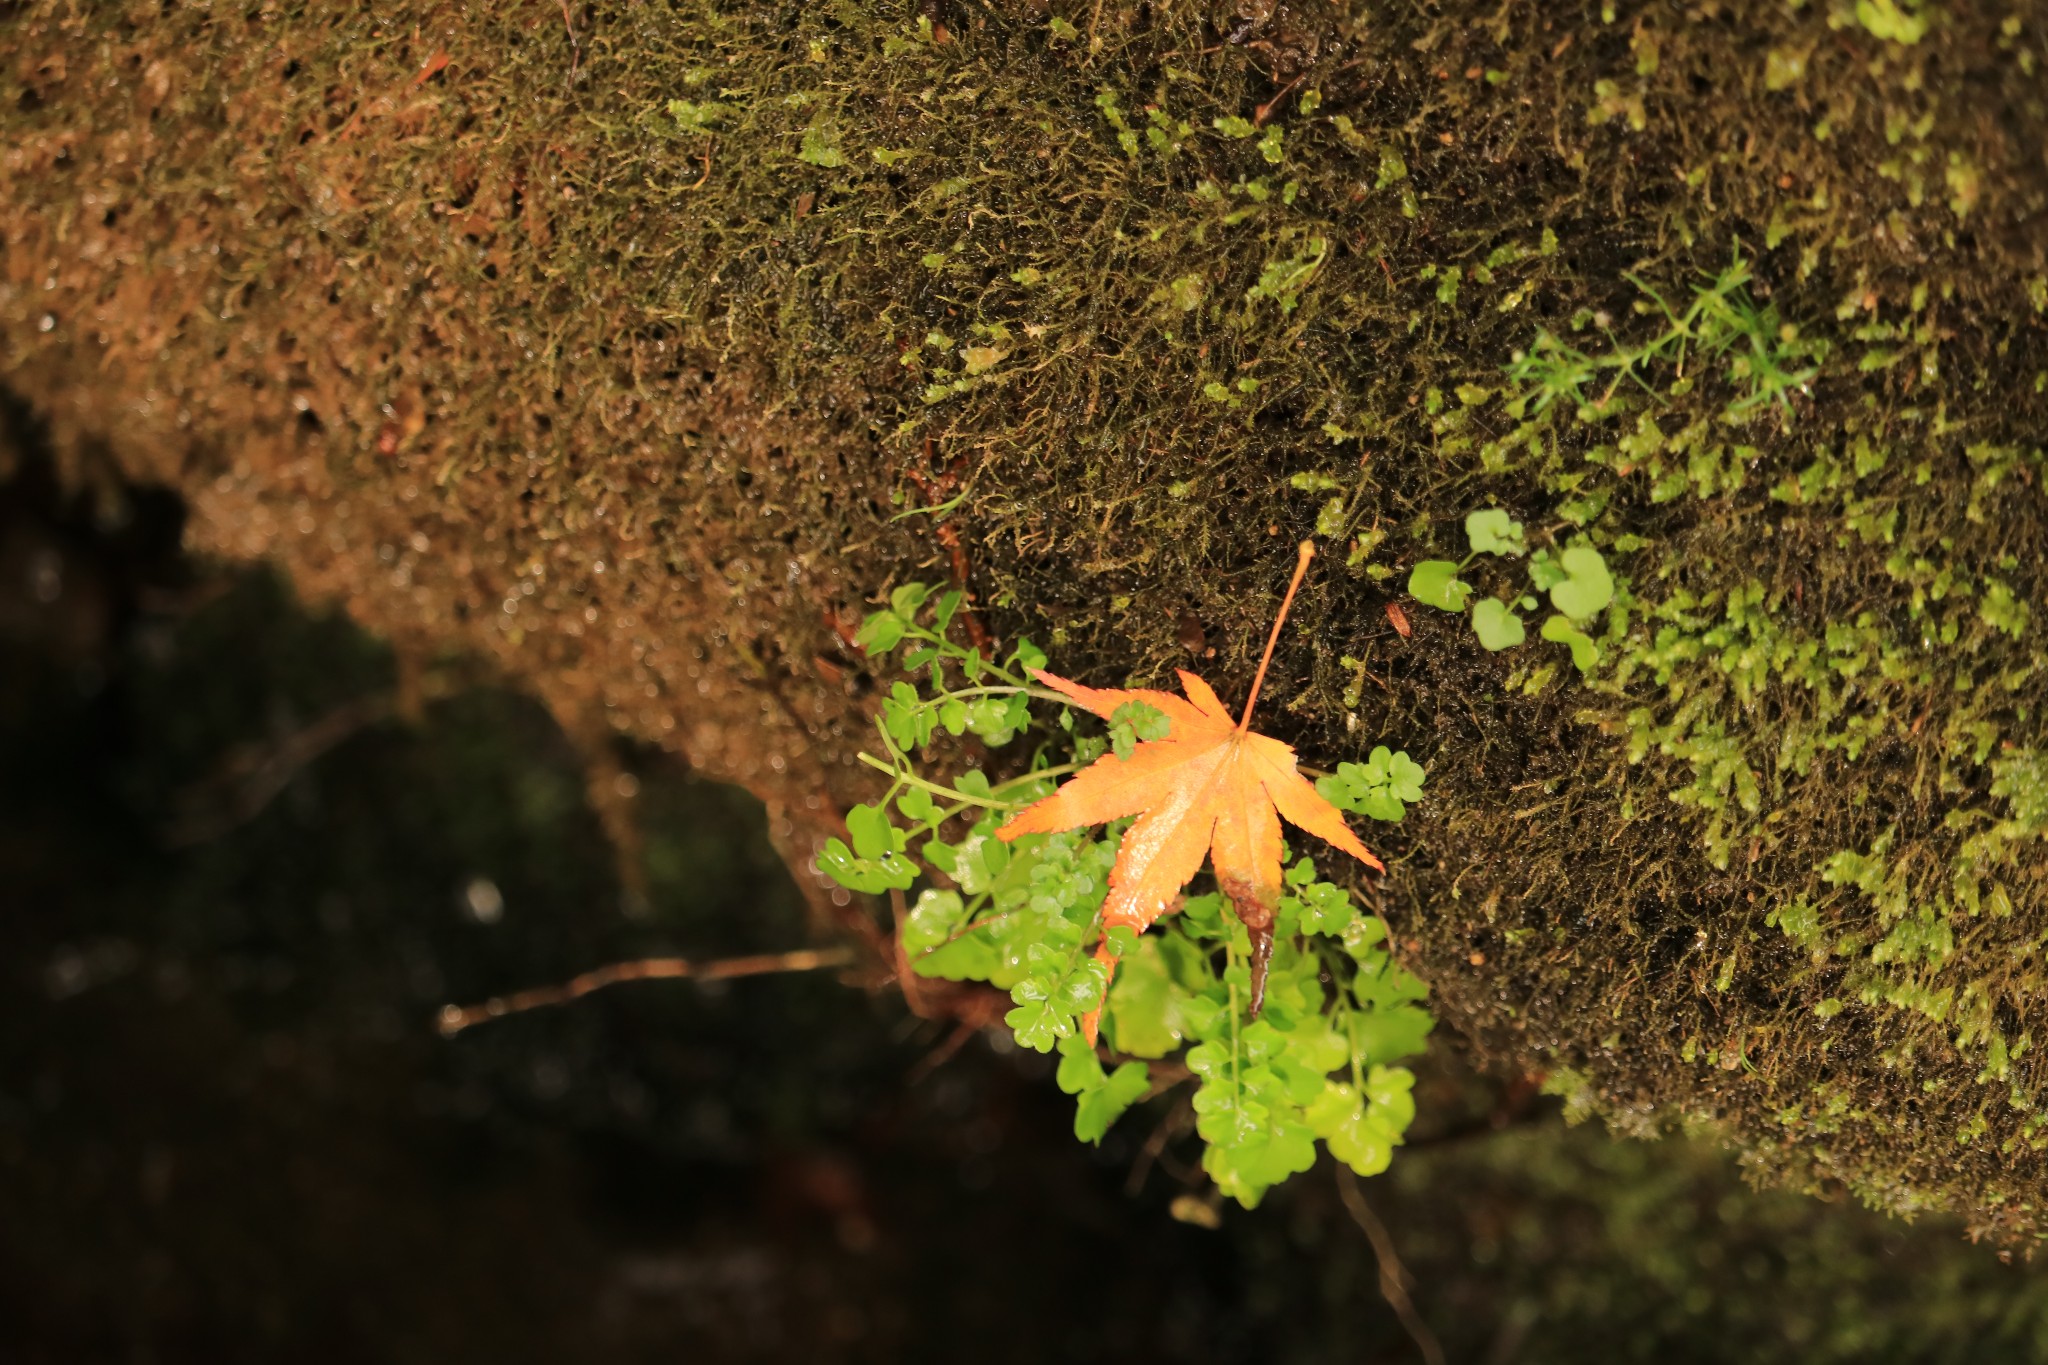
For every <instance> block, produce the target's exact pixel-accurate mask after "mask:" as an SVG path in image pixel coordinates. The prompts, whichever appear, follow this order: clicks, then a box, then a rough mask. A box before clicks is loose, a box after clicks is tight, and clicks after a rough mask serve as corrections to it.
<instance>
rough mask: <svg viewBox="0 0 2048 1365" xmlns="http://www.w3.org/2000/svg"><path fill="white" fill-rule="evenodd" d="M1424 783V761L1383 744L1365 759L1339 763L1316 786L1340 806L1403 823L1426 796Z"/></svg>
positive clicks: (1367, 815) (1331, 802) (1376, 818)
mask: <svg viewBox="0 0 2048 1365" xmlns="http://www.w3.org/2000/svg"><path fill="white" fill-rule="evenodd" d="M1422 783H1423V773H1422V765H1421V764H1420V763H1417V762H1416V761H1415V760H1414V759H1412V758H1410V757H1408V755H1407V754H1405V753H1401V752H1399V751H1396V750H1390V749H1388V748H1387V746H1386V745H1384V744H1380V745H1375V746H1374V748H1373V751H1372V753H1371V754H1369V755H1368V756H1367V757H1366V761H1365V762H1363V763H1339V764H1338V765H1337V771H1336V773H1335V774H1333V775H1332V776H1329V777H1325V778H1322V779H1320V780H1319V781H1317V783H1316V790H1317V791H1318V792H1320V793H1322V797H1323V799H1324V800H1325V801H1328V802H1329V803H1330V804H1331V805H1333V806H1335V807H1337V808H1338V809H1339V810H1348V811H1354V812H1356V813H1357V814H1359V815H1363V816H1365V817H1366V818H1368V819H1371V820H1385V821H1388V822H1390V823H1399V821H1400V820H1401V817H1402V816H1404V815H1406V814H1407V813H1408V807H1409V806H1411V805H1413V804H1414V803H1416V802H1417V801H1420V800H1421V799H1422Z"/></svg>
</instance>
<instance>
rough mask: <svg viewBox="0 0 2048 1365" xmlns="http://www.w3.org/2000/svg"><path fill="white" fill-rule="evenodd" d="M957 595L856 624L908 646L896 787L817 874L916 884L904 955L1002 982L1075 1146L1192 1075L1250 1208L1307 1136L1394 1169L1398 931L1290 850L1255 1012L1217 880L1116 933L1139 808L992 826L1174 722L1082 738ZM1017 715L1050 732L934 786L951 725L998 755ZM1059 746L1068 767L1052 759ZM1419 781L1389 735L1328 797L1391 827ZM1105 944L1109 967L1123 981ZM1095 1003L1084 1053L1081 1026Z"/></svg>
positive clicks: (885, 734) (895, 885) (871, 760)
mask: <svg viewBox="0 0 2048 1365" xmlns="http://www.w3.org/2000/svg"><path fill="white" fill-rule="evenodd" d="M963 601H964V599H962V597H961V596H960V594H958V593H952V592H949V593H944V594H941V595H938V596H934V595H933V594H932V593H931V591H930V590H929V589H927V588H925V587H924V586H923V585H921V584H915V583H912V584H906V585H904V586H903V587H900V588H898V589H897V590H896V591H895V592H894V593H892V594H891V595H890V600H889V605H888V607H887V608H885V609H884V610H882V611H878V612H876V613H874V614H872V615H871V616H869V617H868V618H867V620H866V621H864V622H863V623H862V625H861V628H860V632H859V634H858V635H857V636H856V639H857V640H858V641H859V642H860V643H861V644H862V645H863V646H864V647H865V648H866V649H867V650H868V652H869V653H870V654H871V655H875V656H882V655H887V654H891V653H892V652H897V651H900V654H899V655H898V662H899V664H900V665H901V666H902V668H903V669H904V671H905V672H906V673H907V674H908V675H909V677H908V678H906V679H905V680H902V681H899V682H897V683H895V684H894V685H893V686H892V687H891V688H890V690H889V692H888V694H887V695H886V696H885V697H884V698H883V700H882V705H881V713H880V715H878V716H877V718H876V734H877V737H878V739H879V741H880V748H881V752H880V753H879V754H862V755H861V758H862V761H863V762H865V763H866V764H867V765H868V766H870V767H872V768H875V769H876V770H877V771H879V772H881V773H884V774H886V775H887V776H888V777H889V779H890V785H889V789H888V791H887V792H886V793H885V794H884V796H883V797H882V798H881V799H880V800H878V801H876V802H875V803H873V804H872V805H862V806H856V807H855V808H854V809H853V810H852V811H850V812H849V813H848V815H847V833H848V837H849V838H850V839H851V841H852V846H851V847H848V846H847V845H846V844H845V843H843V842H842V841H840V840H836V839H835V840H830V841H828V842H827V845H826V849H825V852H824V854H823V855H821V857H820V858H819V866H820V868H821V869H822V870H823V871H824V872H825V873H826V874H827V875H828V876H830V877H832V878H833V879H834V880H836V881H837V882H839V884H840V885H842V886H845V887H847V888H849V889H851V890H855V891H861V892H864V893H868V894H877V893H881V892H895V893H899V894H900V893H903V892H907V891H910V890H911V889H912V888H913V887H916V886H917V884H918V883H919V881H920V880H921V881H923V882H924V885H923V886H922V888H921V889H919V890H917V892H916V895H915V897H914V899H911V900H910V902H909V904H908V905H907V906H905V907H904V908H903V912H902V915H901V920H900V936H901V944H902V949H903V952H904V955H905V957H906V958H907V959H908V960H909V962H910V964H911V967H912V969H913V970H914V971H916V972H917V973H918V974H919V975H920V976H927V977H937V978H941V979H945V980H953V981H981V982H987V983H988V984H990V985H992V986H995V987H996V988H998V989H1000V990H1003V991H1006V992H1008V993H1009V995H1010V998H1011V1004H1012V1008H1011V1009H1010V1010H1009V1012H1008V1013H1007V1014H1006V1015H1005V1016H1004V1021H1005V1023H1006V1024H1007V1025H1008V1026H1009V1028H1010V1030H1011V1032H1012V1034H1013V1036H1014V1037H1015V1039H1016V1041H1017V1043H1018V1045H1019V1046H1022V1047H1027V1048H1031V1049H1034V1050H1036V1051H1040V1052H1055V1053H1057V1054H1058V1056H1059V1067H1058V1070H1057V1073H1056V1078H1057V1081H1058V1083H1059V1086H1060V1088H1061V1089H1062V1090H1064V1091H1066V1092H1067V1093H1068V1094H1071V1095H1073V1096H1074V1099H1075V1114H1074V1132H1075V1134H1076V1136H1078V1137H1079V1138H1080V1139H1081V1140H1083V1141H1087V1142H1095V1141H1099V1140H1101V1138H1102V1136H1103V1135H1104V1134H1105V1133H1106V1132H1107V1131H1108V1130H1109V1128H1110V1126H1111V1125H1112V1124H1114V1123H1115V1122H1116V1121H1117V1119H1118V1118H1119V1117H1120V1116H1121V1115H1123V1114H1124V1113H1125V1112H1126V1111H1127V1110H1128V1109H1130V1108H1131V1107H1132V1106H1134V1105H1137V1104H1140V1103H1143V1102H1145V1101H1146V1099H1147V1097H1148V1096H1152V1095H1154V1094H1155V1093H1163V1092H1165V1091H1168V1090H1171V1089H1173V1088H1174V1087H1176V1086H1180V1085H1186V1084H1189V1083H1190V1082H1192V1083H1193V1085H1194V1094H1193V1096H1192V1099H1191V1103H1192V1105H1193V1108H1194V1112H1195V1117H1196V1125H1195V1126H1196V1134H1197V1136H1198V1137H1199V1139H1200V1141H1201V1144H1202V1154H1201V1165H1202V1169H1203V1170H1205V1171H1206V1172H1208V1174H1209V1176H1210V1177H1211V1178H1212V1179H1213V1180H1214V1181H1215V1182H1216V1185H1217V1187H1218V1188H1219V1189H1220V1190H1222V1191H1223V1192H1224V1193H1225V1194H1228V1195H1230V1196H1231V1197H1233V1198H1235V1199H1237V1200H1239V1201H1240V1202H1242V1203H1244V1204H1246V1205H1247V1206H1249V1205H1252V1204H1256V1203H1257V1202H1258V1201H1259V1199H1260V1198H1261V1197H1262V1196H1263V1195H1264V1194H1265V1192H1266V1191H1267V1190H1268V1189H1269V1188H1271V1187H1272V1186H1273V1185H1274V1184H1276V1183H1278V1182H1279V1181H1281V1180H1284V1179H1286V1178H1287V1177H1288V1176H1289V1175H1292V1174H1295V1173H1297V1172H1299V1171H1303V1170H1306V1169H1307V1168H1308V1166H1309V1165H1310V1164H1312V1163H1313V1162H1314V1160H1315V1153H1316V1145H1317V1143H1318V1142H1320V1143H1321V1144H1322V1145H1323V1146H1324V1147H1326V1148H1327V1149H1328V1150H1329V1151H1330V1152H1331V1154H1332V1155H1333V1156H1335V1157H1336V1158H1337V1159H1338V1160H1341V1161H1344V1162H1346V1163H1347V1164H1349V1165H1350V1166H1351V1167H1352V1168H1353V1169H1354V1170H1356V1171H1357V1172H1358V1173H1360V1174H1361V1175H1371V1174H1374V1173H1376V1172H1378V1171H1381V1170H1384V1169H1385V1168H1386V1165H1387V1163H1388V1161H1389V1160H1391V1159H1392V1154H1393V1150H1394V1148H1395V1147H1397V1146H1399V1145H1400V1143H1401V1140H1402V1137H1403V1135H1404V1134H1405V1132H1406V1131H1407V1128H1408V1124H1409V1121H1410V1120H1411V1119H1412V1118H1413V1116H1414V1104H1413V1101H1412V1099H1411V1098H1410V1095H1409V1091H1410V1088H1411V1087H1412V1085H1413V1080H1414V1078H1413V1076H1412V1074H1411V1073H1410V1072H1409V1071H1408V1070H1407V1069H1406V1068H1404V1067H1402V1066H1400V1065H1398V1063H1399V1062H1400V1061H1401V1060H1402V1059H1403V1058H1405V1057H1408V1056H1412V1055H1413V1054H1414V1053H1416V1052H1419V1051H1420V1050H1422V1048H1423V1047H1424V1046H1425V1045H1426V1040H1427V1038H1428V1035H1429V1032H1430V1029H1431V1028H1432V1027H1433V1025H1434V1019H1433V1017H1432V1016H1431V1015H1430V1013H1429V1011H1428V1010H1427V1009H1426V1008H1424V1007H1423V1005H1422V1001H1423V1000H1424V998H1425V997H1426V996H1427V994H1428V991H1427V988H1426V987H1424V986H1423V984H1422V983H1421V982H1420V981H1419V980H1417V979H1416V978H1415V977H1414V976H1412V975H1411V974H1409V973H1408V972H1406V971H1404V970H1402V969H1401V968H1400V967H1399V966H1398V965H1397V964H1395V963H1394V962H1393V960H1392V959H1391V957H1390V956H1389V955H1388V950H1387V933H1386V925H1385V924H1384V923H1383V922H1382V921H1380V920H1379V919H1378V918H1377V917H1374V916H1371V915H1367V914H1364V913H1362V912H1361V911H1360V910H1359V907H1358V905H1357V903H1356V902H1355V901H1354V900H1353V898H1352V895H1351V893H1350V892H1349V891H1348V890H1346V889H1345V888H1344V887H1342V886H1339V885H1336V884H1335V883H1332V882H1327V881H1324V880H1322V879H1321V877H1320V875H1319V874H1318V872H1317V870H1316V865H1315V862H1314V860H1313V859H1310V858H1307V857H1300V858H1297V859H1295V860H1294V861H1293V863H1292V864H1291V865H1290V866H1289V867H1288V868H1287V869H1286V871H1285V873H1284V883H1285V884H1284V887H1283V890H1282V895H1281V898H1280V905H1279V909H1278V910H1277V912H1276V915H1275V923H1274V936H1273V947H1272V957H1271V959H1270V962H1269V965H1268V970H1267V976H1266V995H1265V1003H1264V1008H1263V1010H1262V1011H1261V1013H1260V1014H1259V1015H1258V1016H1257V1017H1256V1018H1254V1017H1253V1016H1252V1015H1251V1012H1250V988H1251V963H1252V946H1251V941H1250V939H1249V937H1248V935H1247V934H1246V932H1245V929H1244V926H1243V925H1242V924H1241V923H1240V922H1239V921H1238V919H1237V917H1236V915H1235V914H1233V913H1230V912H1229V911H1227V910H1226V909H1225V906H1224V899H1223V897H1222V896H1221V895H1220V894H1218V893H1215V892H1200V893H1198V894H1195V895H1191V896H1188V897H1186V898H1185V900H1184V901H1183V902H1182V903H1181V905H1180V907H1179V909H1178V911H1177V912H1171V913H1169V914H1167V915H1166V916H1165V917H1163V918H1162V919H1161V920H1160V922H1159V923H1157V924H1155V925H1154V926H1153V927H1152V928H1151V929H1150V930H1149V931H1148V932H1146V933H1145V934H1143V935H1136V934H1133V933H1132V932H1131V931H1130V930H1129V929H1113V930H1111V931H1110V933H1109V934H1108V936H1107V938H1106V940H1105V939H1104V936H1103V933H1102V924H1101V912H1102V904H1103V900H1104V898H1105V897H1106V896H1107V894H1108V890H1109V872H1110V869H1111V868H1112V867H1113V866H1114V865H1115V863H1116V857H1117V852H1118V849H1119V847H1120V846H1121V843H1122V839H1123V834H1124V828H1125V826H1126V824H1127V822H1123V821H1119V822H1116V823H1113V824H1110V825H1108V826H1107V827H1103V828H1100V829H1088V830H1075V831H1068V832H1064V833H1057V834H1028V835H1024V836H1021V837H1019V838H1016V839H1014V840H1013V841H1010V842H1005V841H1003V840H1000V839H998V838H996V837H995V831H996V830H997V828H999V827H1000V826H1001V825H1002V824H1004V823H1005V822H1006V821H1007V820H1008V819H1009V817H1010V815H1011V813H1012V812H1014V811H1015V810H1017V809H1020V808H1022V807H1023V806H1025V805H1028V804H1030V803H1031V802H1033V801H1035V800H1037V799H1039V798H1040V797H1042V796H1044V795H1046V794H1047V793H1049V792H1050V791H1051V790H1052V788H1053V785H1054V780H1055V779H1057V778H1058V777H1061V776H1063V775H1065V774H1067V773H1069V772H1073V771H1075V770H1077V769H1078V768H1080V767H1082V766H1085V765H1086V764H1087V763H1089V762H1091V761H1093V760H1094V759H1096V758H1097V757H1099V756H1100V755H1101V753H1102V752H1103V751H1104V750H1105V749H1113V750H1114V751H1115V752H1117V753H1118V754H1127V753H1129V752H1130V751H1131V750H1132V749H1133V748H1134V747H1135V746H1136V745H1137V744H1138V743H1140V742H1142V741H1145V740H1156V739H1162V738H1165V737H1167V735H1168V732H1169V729H1170V724H1169V721H1168V718H1167V717H1166V715H1165V714H1164V713H1162V712H1160V711H1159V710H1158V709H1157V708H1155V707H1152V706H1149V705H1145V704H1143V703H1131V704H1129V705H1126V706H1123V707H1120V708H1118V710H1117V711H1116V712H1115V714H1114V715H1113V716H1112V718H1111V721H1110V724H1109V726H1108V727H1107V734H1106V735H1096V734H1081V733H1077V727H1076V722H1075V718H1074V714H1073V712H1072V711H1071V710H1070V709H1068V707H1067V705H1066V702H1065V699H1064V698H1063V697H1061V696H1060V695H1059V694H1057V693H1055V692H1051V691H1048V690H1045V689H1042V688H1039V687H1038V686H1036V685H1035V684H1034V683H1033V682H1032V681H1031V680H1030V677H1029V670H1030V669H1032V668H1039V667H1043V666H1044V663H1045V656H1044V655H1043V654H1042V653H1041V652H1040V651H1038V650H1037V649H1035V648H1034V647H1032V646H1031V645H1030V644H1029V643H1028V642H1019V643H1018V644H1017V646H1016V647H1015V648H1014V649H1013V650H1012V651H1011V652H1010V654H1009V655H1008V656H1007V657H1006V658H1003V659H997V658H994V657H992V656H990V655H988V654H985V653H984V652H982V651H981V650H979V649H973V648H968V647H966V646H963V645H960V644H958V643H955V642H954V641H953V640H952V639H951V638H950V632H949V627H951V626H952V624H953V623H954V621H955V620H956V619H957V616H958V614H959V612H960V611H961V610H962V607H963ZM1047 706H1052V707H1057V710H1056V711H1055V712H1053V713H1052V714H1051V716H1050V717H1048V716H1047V715H1046V714H1045V713H1044V712H1043V711H1038V712H1034V708H1042V707H1047ZM1048 720H1050V723H1047V721H1048ZM1027 730H1029V731H1031V732H1032V733H1034V734H1038V735H1042V736H1045V737H1046V738H1047V740H1048V743H1046V744H1041V745H1040V746H1039V748H1038V749H1037V750H1036V751H1035V753H1034V755H1033V757H1032V758H1031V760H1030V761H1029V764H1028V765H1027V766H1026V769H1025V770H1024V771H1023V772H1021V773H1019V774H1017V775H1016V776H1014V777H1010V778H1007V779H1004V780H1000V781H996V780H992V779H991V778H990V777H989V776H987V775H986V774H985V773H982V772H979V771H974V770H968V771H965V772H962V773H960V774H959V775H958V776H955V777H954V778H952V779H951V780H950V781H937V780H934V779H933V778H932V777H930V776H928V775H927V774H926V773H925V772H924V771H922V770H921V768H920V764H919V762H918V755H919V754H920V753H922V752H923V751H924V750H926V749H927V748H928V747H929V746H931V745H932V744H933V743H935V742H936V741H937V739H938V737H939V734H940V732H941V731H944V732H946V733H947V734H950V735H954V736H965V735H973V736H975V737H976V738H978V739H980V740H981V741H982V742H983V744H984V745H985V746H986V747H988V748H990V749H996V748H999V747H1001V746H1002V745H1003V744H1006V743H1009V742H1012V741H1014V740H1015V739H1016V738H1017V737H1018V736H1020V735H1022V734H1024V733H1025V732H1026V731H1027ZM1059 746H1064V747H1065V749H1066V751H1067V752H1068V753H1069V754H1070V755H1071V760H1070V761H1068V762H1065V763H1055V762H1054V761H1053V760H1054V759H1055V758H1056V757H1058V756H1059V754H1058V747H1059ZM1422 786H1423V772H1422V768H1421V766H1420V765H1418V764H1416V763H1414V762H1413V761H1412V760H1410V759H1409V758H1408V756H1407V755H1406V754H1403V753H1397V752H1394V751H1392V750H1389V749H1388V748H1386V747H1385V746H1384V745H1383V746H1380V747H1379V748H1376V749H1374V750H1373V752H1372V754H1371V756H1370V758H1369V759H1368V761H1367V762H1365V763H1363V764H1357V763H1347V764H1344V765H1342V766H1341V767H1340V768H1339V769H1338V772H1337V773H1336V774H1335V775H1333V776H1332V777H1328V778H1325V779H1324V780H1323V783H1321V784H1319V789H1320V790H1322V791H1323V794H1324V795H1325V797H1326V798H1328V799H1330V800H1332V801H1333V802H1334V803H1335V804H1337V805H1339V806H1341V807H1344V808H1346V809H1350V810H1353V811H1355V812H1358V813H1360V814H1364V815H1366V816H1368V817H1370V818H1373V819H1380V820H1398V819H1400V818H1401V816H1402V814H1403V813H1404V812H1405V810H1406V806H1407V804H1408V803H1410V802H1413V801H1415V800H1418V799H1420V797H1421V795H1422ZM1098 941H1102V942H1105V943H1106V945H1107V952H1108V954H1109V956H1110V957H1111V958H1112V959H1113V960H1114V963H1115V972H1114V983H1113V984H1108V983H1109V982H1110V981H1111V972H1110V971H1109V969H1108V966H1107V965H1106V964H1105V963H1104V962H1103V961H1100V960H1098V959H1097V957H1096V956H1095V953H1094V951H1093V950H1094V948H1095V945H1096V944H1097V942H1098ZM1106 984H1107V990H1105V985H1106ZM1097 1011H1099V1012H1100V1014H1099V1020H1100V1043H1099V1044H1098V1045H1096V1046H1091V1045H1090V1044H1089V1043H1088V1041H1087V1038H1086V1034H1085V1032H1084V1030H1083V1027H1082V1024H1083V1021H1084V1019H1085V1018H1086V1017H1087V1016H1088V1015H1090V1014H1091V1013H1095V1012H1097ZM1176 1056H1178V1057H1180V1058H1181V1059H1182V1061H1183V1063H1184V1067H1183V1068H1176V1069H1175V1070H1174V1071H1172V1072H1168V1073H1166V1074H1167V1076H1168V1079H1165V1080H1160V1079H1157V1078H1155V1075H1154V1070H1153V1066H1152V1064H1153V1063H1155V1062H1158V1061H1161V1060H1163V1059H1167V1058H1172V1057H1176ZM1183 1070H1184V1073H1185V1075H1184V1079H1172V1077H1174V1076H1178V1075H1181V1074H1182V1072H1183Z"/></svg>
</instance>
